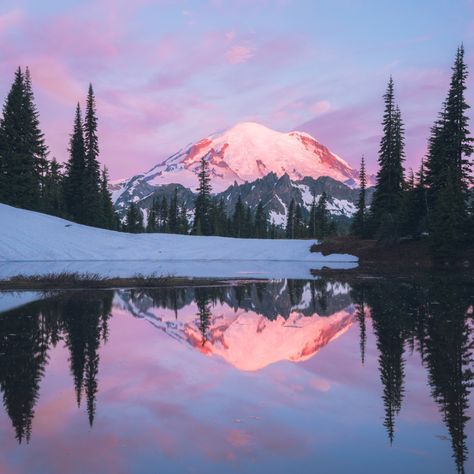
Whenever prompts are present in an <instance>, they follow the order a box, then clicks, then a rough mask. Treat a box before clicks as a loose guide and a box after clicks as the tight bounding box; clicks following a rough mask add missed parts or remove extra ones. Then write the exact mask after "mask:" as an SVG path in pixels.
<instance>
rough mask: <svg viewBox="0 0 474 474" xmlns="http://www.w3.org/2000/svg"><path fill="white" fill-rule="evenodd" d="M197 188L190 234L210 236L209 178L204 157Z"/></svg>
mask: <svg viewBox="0 0 474 474" xmlns="http://www.w3.org/2000/svg"><path fill="white" fill-rule="evenodd" d="M198 179H199V186H198V189H197V192H198V194H197V197H196V202H195V206H194V207H195V211H194V223H193V230H192V233H193V234H196V235H210V234H211V230H212V229H211V216H210V207H211V190H212V187H211V177H210V173H209V163H208V162H207V161H206V159H205V158H204V157H202V158H201V168H200V170H199V174H198Z"/></svg>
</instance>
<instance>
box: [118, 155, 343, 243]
mask: <svg viewBox="0 0 474 474" xmlns="http://www.w3.org/2000/svg"><path fill="white" fill-rule="evenodd" d="M198 178H199V186H198V188H197V195H196V199H195V203H194V205H195V211H194V218H193V219H192V221H191V222H189V220H188V213H187V208H186V204H185V203H184V202H179V200H178V194H177V189H175V191H174V195H173V197H172V198H171V200H169V201H168V200H167V199H166V197H165V196H162V197H161V198H155V199H154V201H153V204H152V206H151V208H150V210H149V211H148V216H147V220H146V223H145V220H144V215H143V213H142V211H141V210H140V209H139V207H138V206H137V204H135V203H131V204H130V206H129V207H128V209H127V212H126V216H125V223H124V225H123V230H125V231H127V232H133V233H140V232H165V233H173V234H188V233H191V234H192V235H215V236H221V237H238V238H256V239H277V238H286V239H305V238H318V239H319V238H323V237H326V236H328V235H332V234H334V233H336V224H335V222H334V221H333V220H332V219H331V217H330V214H329V210H328V207H327V204H328V196H327V195H326V193H323V194H322V195H321V196H320V198H319V200H318V201H316V197H314V199H313V203H312V206H311V209H310V211H309V213H308V212H307V211H305V210H304V209H303V207H302V206H301V205H296V204H295V201H294V200H292V201H291V203H290V205H289V208H288V213H287V221H286V226H285V227H284V228H282V227H277V226H276V225H275V224H274V223H272V222H270V221H269V216H268V213H267V212H266V211H265V209H264V205H263V203H262V202H259V203H258V205H257V208H256V209H255V211H253V210H252V208H251V207H250V206H249V205H247V204H246V203H244V201H243V200H242V196H240V195H239V197H238V199H237V202H236V203H235V206H234V208H233V210H232V211H231V212H230V213H229V212H227V210H226V206H225V202H224V199H223V198H220V199H217V198H215V197H213V196H212V194H211V193H212V183H211V178H210V171H209V163H208V161H207V160H206V159H205V158H202V159H201V163H200V169H199V174H198Z"/></svg>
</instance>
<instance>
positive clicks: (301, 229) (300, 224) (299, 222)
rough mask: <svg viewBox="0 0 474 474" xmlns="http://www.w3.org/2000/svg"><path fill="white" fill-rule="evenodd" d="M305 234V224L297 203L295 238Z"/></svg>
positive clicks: (300, 237)
mask: <svg viewBox="0 0 474 474" xmlns="http://www.w3.org/2000/svg"><path fill="white" fill-rule="evenodd" d="M305 234H306V225H305V222H304V219H303V210H302V208H301V206H300V205H299V204H298V205H297V206H296V208H295V220H294V235H295V239H302V238H303V237H304V236H305Z"/></svg>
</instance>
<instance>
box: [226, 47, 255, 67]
mask: <svg viewBox="0 0 474 474" xmlns="http://www.w3.org/2000/svg"><path fill="white" fill-rule="evenodd" d="M254 56H255V52H254V50H253V49H252V48H249V47H247V46H242V45H235V46H232V48H230V49H229V50H228V51H227V52H226V53H225V57H226V59H227V61H228V62H229V63H230V64H240V63H245V62H247V61H248V60H249V59H251V58H253V57H254Z"/></svg>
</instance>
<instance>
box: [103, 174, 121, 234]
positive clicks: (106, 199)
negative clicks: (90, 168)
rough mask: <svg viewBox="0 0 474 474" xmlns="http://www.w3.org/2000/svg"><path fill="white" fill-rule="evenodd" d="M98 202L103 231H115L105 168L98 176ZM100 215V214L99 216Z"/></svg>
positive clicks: (112, 207) (112, 206)
mask: <svg viewBox="0 0 474 474" xmlns="http://www.w3.org/2000/svg"><path fill="white" fill-rule="evenodd" d="M100 200H101V206H102V213H101V214H102V225H101V227H104V228H105V229H115V228H116V224H117V216H116V215H115V211H114V205H113V204H112V195H111V194H110V191H109V174H108V171H107V167H105V166H104V167H103V169H102V173H101V176H100ZM99 215H100V214H99Z"/></svg>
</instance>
